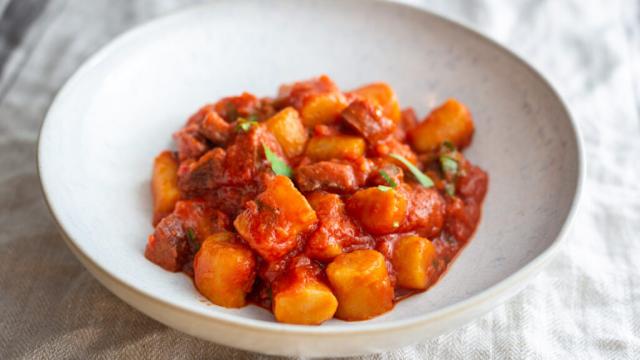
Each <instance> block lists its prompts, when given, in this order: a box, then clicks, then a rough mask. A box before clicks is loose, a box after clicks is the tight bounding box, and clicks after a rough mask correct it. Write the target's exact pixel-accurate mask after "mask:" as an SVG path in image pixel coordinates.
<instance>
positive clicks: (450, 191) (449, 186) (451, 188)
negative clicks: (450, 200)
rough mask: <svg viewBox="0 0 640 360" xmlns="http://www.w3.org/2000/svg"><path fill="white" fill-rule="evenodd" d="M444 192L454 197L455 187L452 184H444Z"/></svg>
mask: <svg viewBox="0 0 640 360" xmlns="http://www.w3.org/2000/svg"><path fill="white" fill-rule="evenodd" d="M444 191H446V192H447V194H448V195H449V196H455V195H456V186H455V185H454V184H453V183H446V184H445V185H444Z"/></svg>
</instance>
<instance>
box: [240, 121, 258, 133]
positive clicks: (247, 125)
mask: <svg viewBox="0 0 640 360" xmlns="http://www.w3.org/2000/svg"><path fill="white" fill-rule="evenodd" d="M254 125H258V122H257V121H255V120H248V119H245V118H239V119H238V123H237V124H236V131H244V132H247V131H249V130H250V129H251V127H252V126H254Z"/></svg>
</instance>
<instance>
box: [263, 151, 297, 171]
mask: <svg viewBox="0 0 640 360" xmlns="http://www.w3.org/2000/svg"><path fill="white" fill-rule="evenodd" d="M262 147H263V148H264V156H265V157H266V158H267V161H269V163H270V164H271V170H273V172H274V173H275V174H276V175H284V176H286V177H291V175H293V170H291V168H290V167H289V165H287V163H286V162H284V160H282V159H280V157H278V155H276V154H274V153H273V151H271V149H269V148H268V147H267V145H265V144H262Z"/></svg>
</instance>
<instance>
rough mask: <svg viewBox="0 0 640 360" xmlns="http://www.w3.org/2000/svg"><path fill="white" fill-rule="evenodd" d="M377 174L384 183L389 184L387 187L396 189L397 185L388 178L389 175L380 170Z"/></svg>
mask: <svg viewBox="0 0 640 360" xmlns="http://www.w3.org/2000/svg"><path fill="white" fill-rule="evenodd" d="M378 172H379V173H380V176H382V178H383V179H384V181H386V182H387V184H389V186H391V187H392V188H394V189H395V188H396V186H398V184H396V182H395V181H394V180H393V179H392V178H391V176H389V174H387V172H386V171H384V170H380V171H378Z"/></svg>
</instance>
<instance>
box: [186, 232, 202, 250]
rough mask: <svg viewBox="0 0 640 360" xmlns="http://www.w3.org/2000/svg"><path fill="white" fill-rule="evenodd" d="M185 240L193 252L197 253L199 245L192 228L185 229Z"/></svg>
mask: <svg viewBox="0 0 640 360" xmlns="http://www.w3.org/2000/svg"><path fill="white" fill-rule="evenodd" d="M187 240H189V244H191V247H192V248H193V249H194V251H195V252H198V250H200V244H198V241H197V238H196V233H195V231H194V230H193V228H188V229H187Z"/></svg>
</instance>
